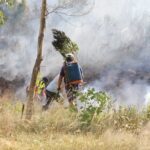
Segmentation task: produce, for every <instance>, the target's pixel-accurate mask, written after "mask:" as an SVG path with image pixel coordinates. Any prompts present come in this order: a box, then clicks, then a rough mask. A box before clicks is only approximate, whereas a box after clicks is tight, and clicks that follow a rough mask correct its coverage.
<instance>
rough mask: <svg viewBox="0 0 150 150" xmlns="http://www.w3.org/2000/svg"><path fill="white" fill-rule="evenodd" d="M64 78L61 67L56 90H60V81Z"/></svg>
mask: <svg viewBox="0 0 150 150" xmlns="http://www.w3.org/2000/svg"><path fill="white" fill-rule="evenodd" d="M64 76H65V73H64V67H62V68H61V72H60V75H59V79H58V86H57V89H58V90H60V88H61V84H62V80H63V78H64Z"/></svg>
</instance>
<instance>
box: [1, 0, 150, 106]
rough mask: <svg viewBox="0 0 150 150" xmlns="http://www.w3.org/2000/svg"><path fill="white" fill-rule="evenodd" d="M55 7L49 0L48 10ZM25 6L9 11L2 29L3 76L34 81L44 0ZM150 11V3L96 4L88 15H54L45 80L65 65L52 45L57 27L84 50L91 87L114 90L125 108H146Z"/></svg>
mask: <svg viewBox="0 0 150 150" xmlns="http://www.w3.org/2000/svg"><path fill="white" fill-rule="evenodd" d="M55 4H57V3H55V1H49V0H48V9H50V8H51V7H50V6H54V5H55ZM26 5H27V8H26V10H24V11H22V10H18V9H17V8H16V10H12V11H9V12H8V16H11V17H10V18H9V19H8V21H7V24H6V25H5V26H4V27H2V28H1V29H0V34H1V36H0V41H1V45H0V51H1V52H0V70H1V71H0V76H2V77H5V78H7V79H9V80H12V79H14V78H16V77H17V76H23V77H25V78H27V77H30V75H31V70H32V67H33V64H34V61H35V57H36V48H37V37H38V31H39V16H40V5H41V1H37V0H30V1H29V0H28V1H27V4H26ZM85 7H86V6H85ZM85 7H84V8H85ZM149 7H150V1H149V0H115V1H114V0H95V6H94V8H93V9H92V10H91V12H90V13H89V14H88V15H86V16H81V17H71V16H65V15H63V14H59V15H57V14H55V13H53V14H50V15H49V16H48V17H47V26H46V31H45V38H44V47H43V50H44V53H43V58H44V61H43V62H42V67H41V71H42V72H43V75H50V76H52V77H53V76H55V75H56V74H57V73H58V72H59V70H60V68H61V65H62V62H63V60H62V58H61V56H60V54H59V53H58V52H56V51H55V50H54V48H53V47H52V44H51V42H52V40H53V38H52V32H51V29H52V28H57V29H60V30H63V31H64V32H65V33H66V34H67V35H68V36H69V37H70V38H71V39H72V40H73V41H75V42H77V44H78V45H79V47H80V51H79V54H78V58H79V62H80V64H81V65H82V66H83V70H84V72H85V73H84V75H85V77H86V78H88V79H90V83H89V84H90V86H94V87H96V88H98V89H100V90H106V91H109V92H110V93H111V94H113V95H114V97H115V98H116V99H117V100H119V101H121V102H122V103H128V104H136V105H141V104H142V103H144V95H145V94H146V90H147V87H148V86H149V85H148V84H149V83H150V64H149V58H150V53H149V49H150V9H149ZM17 11H18V12H17ZM19 11H20V12H23V13H19ZM72 11H74V10H69V11H68V10H67V11H66V12H67V13H69V14H70V13H72ZM14 18H15V19H14ZM91 79H92V82H91ZM87 82H88V81H87Z"/></svg>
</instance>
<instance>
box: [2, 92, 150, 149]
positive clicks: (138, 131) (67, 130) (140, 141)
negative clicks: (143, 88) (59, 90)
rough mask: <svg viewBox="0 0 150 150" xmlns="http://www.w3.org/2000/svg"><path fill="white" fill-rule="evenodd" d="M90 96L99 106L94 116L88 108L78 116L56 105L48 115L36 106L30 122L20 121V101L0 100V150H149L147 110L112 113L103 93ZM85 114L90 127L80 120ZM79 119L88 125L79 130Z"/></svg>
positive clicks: (127, 108) (80, 122)
mask: <svg viewBox="0 0 150 150" xmlns="http://www.w3.org/2000/svg"><path fill="white" fill-rule="evenodd" d="M93 94H94V95H93ZM92 95H93V96H94V97H95V98H96V97H97V95H98V99H99V101H100V102H102V103H101V104H102V105H101V106H99V107H98V109H99V110H100V111H98V112H97V110H98V109H95V111H91V110H89V108H91V106H90V107H87V109H85V110H84V111H81V112H78V113H77V112H71V111H70V110H69V109H64V108H63V107H62V105H60V104H58V103H53V105H52V106H51V107H50V109H49V110H48V111H46V112H45V111H44V112H42V111H41V108H40V107H39V104H38V103H36V105H35V109H34V116H33V119H32V121H26V120H21V108H22V104H21V102H20V101H17V102H14V101H10V100H9V101H8V100H7V99H6V98H3V99H1V102H0V113H1V114H0V144H1V149H4V150H5V149H12V150H20V149H22V150H29V149H31V150H32V149H37V150H38V149H39V150H41V149H44V150H49V149H52V150H56V149H62V150H63V149H65V150H69V149H73V150H77V149H81V150H88V149H89V150H95V149H101V150H110V149H111V150H116V149H117V150H127V149H128V150H137V149H143V150H146V149H148V148H149V146H150V144H149V139H150V130H149V129H150V124H149V120H150V118H149V113H150V112H149V107H148V108H147V109H144V110H143V111H140V112H139V111H138V110H137V109H136V108H135V107H119V108H118V109H115V108H114V107H113V106H111V107H110V105H108V104H110V102H109V101H110V99H109V98H108V96H107V94H106V93H105V94H104V93H103V92H100V93H99V92H96V91H94V90H90V91H88V92H87V93H86V94H85V95H84V96H85V97H86V96H87V97H91V96H92ZM82 96H83V95H82ZM85 97H84V98H85ZM100 97H101V98H100ZM82 98H83V97H82ZM84 100H85V99H84ZM106 102H107V103H106ZM108 102H109V103H108ZM94 108H95V107H94ZM86 112H88V113H89V114H90V113H91V116H92V119H91V120H90V123H89V122H88V120H89V117H87V118H84V117H83V116H84V114H85V113H86ZM93 112H95V113H93ZM93 114H94V115H93ZM82 115H83V116H82ZM81 117H83V118H84V121H87V123H88V124H86V125H85V124H84V126H83V120H82V119H83V118H82V119H81Z"/></svg>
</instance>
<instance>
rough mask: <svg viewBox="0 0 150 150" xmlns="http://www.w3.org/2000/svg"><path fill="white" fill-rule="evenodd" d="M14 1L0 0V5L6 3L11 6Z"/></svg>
mask: <svg viewBox="0 0 150 150" xmlns="http://www.w3.org/2000/svg"><path fill="white" fill-rule="evenodd" d="M14 3H15V0H0V5H1V4H6V5H8V6H13V5H14Z"/></svg>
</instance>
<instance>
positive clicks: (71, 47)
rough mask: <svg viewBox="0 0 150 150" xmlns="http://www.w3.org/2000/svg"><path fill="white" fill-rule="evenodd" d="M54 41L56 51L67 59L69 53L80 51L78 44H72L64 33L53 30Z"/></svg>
mask: <svg viewBox="0 0 150 150" xmlns="http://www.w3.org/2000/svg"><path fill="white" fill-rule="evenodd" d="M52 32H53V36H54V41H53V42H52V44H53V46H54V47H55V49H56V51H59V52H60V54H61V55H62V56H63V57H65V54H67V53H75V52H76V51H78V50H79V48H78V46H77V44H76V43H74V42H72V41H71V40H70V38H69V37H67V36H66V34H65V33H64V32H62V31H59V30H56V29H53V30H52Z"/></svg>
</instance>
